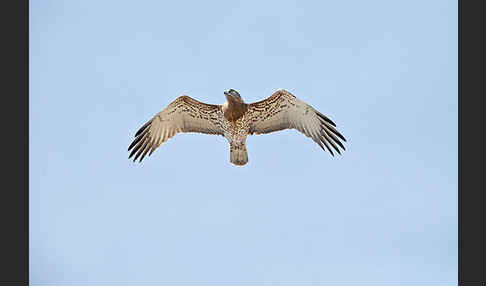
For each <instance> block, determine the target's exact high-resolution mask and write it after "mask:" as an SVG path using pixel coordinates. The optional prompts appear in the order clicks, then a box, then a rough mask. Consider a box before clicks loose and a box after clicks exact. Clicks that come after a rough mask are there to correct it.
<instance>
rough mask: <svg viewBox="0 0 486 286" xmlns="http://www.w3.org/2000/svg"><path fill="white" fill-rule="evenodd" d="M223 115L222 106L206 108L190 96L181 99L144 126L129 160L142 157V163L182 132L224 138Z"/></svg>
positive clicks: (208, 105)
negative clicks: (146, 157) (147, 156)
mask: <svg viewBox="0 0 486 286" xmlns="http://www.w3.org/2000/svg"><path fill="white" fill-rule="evenodd" d="M222 122H223V113H222V111H221V106H220V105H213V104H206V103H203V102H200V101H197V100H195V99H193V98H191V97H189V96H179V97H178V98H177V99H176V100H174V101H173V102H171V103H170V104H169V105H168V106H167V107H166V108H164V109H163V110H162V111H161V112H159V113H157V114H156V115H155V116H154V117H153V118H152V119H150V120H149V121H148V122H147V123H145V124H144V125H143V126H142V127H141V128H140V129H139V130H138V131H137V133H136V134H135V139H134V140H133V142H132V144H130V146H129V147H128V151H130V150H131V149H132V148H133V150H132V152H131V153H130V156H129V157H128V158H131V157H132V156H133V155H135V154H136V156H135V158H134V159H133V161H134V162H135V160H137V158H138V157H140V155H142V157H140V161H139V162H141V161H142V159H143V158H144V157H145V155H146V154H147V152H149V151H150V153H149V156H150V155H152V153H153V152H154V150H155V149H156V148H157V147H159V146H160V145H162V143H164V142H166V141H167V140H169V139H170V138H171V137H173V136H174V135H176V134H177V133H180V132H198V133H205V134H216V135H223V133H224V130H223V128H222V126H221V124H222Z"/></svg>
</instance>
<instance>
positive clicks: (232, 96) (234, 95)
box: [224, 89, 243, 103]
mask: <svg viewBox="0 0 486 286" xmlns="http://www.w3.org/2000/svg"><path fill="white" fill-rule="evenodd" d="M224 95H225V96H226V99H227V100H228V102H230V103H243V99H241V96H240V94H239V93H238V92H237V91H236V90H234V89H228V90H226V91H225V92H224Z"/></svg>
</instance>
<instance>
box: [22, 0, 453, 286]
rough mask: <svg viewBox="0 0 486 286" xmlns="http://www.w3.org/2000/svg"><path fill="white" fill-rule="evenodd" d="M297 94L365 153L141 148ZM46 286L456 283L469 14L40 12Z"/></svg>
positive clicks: (36, 270)
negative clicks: (245, 106) (201, 114)
mask: <svg viewBox="0 0 486 286" xmlns="http://www.w3.org/2000/svg"><path fill="white" fill-rule="evenodd" d="M229 88H234V89H236V90H238V91H239V92H240V94H241V96H242V97H243V99H244V100H245V101H246V102H253V101H257V100H261V99H263V98H265V97H268V96H270V95H271V94H272V92H274V91H275V90H276V89H278V88H285V89H287V90H289V91H291V92H292V93H294V94H295V95H296V96H297V97H299V98H300V99H301V100H303V101H305V102H307V103H308V104H310V105H312V106H313V107H315V108H316V109H318V110H319V111H321V112H322V113H324V114H325V115H327V116H329V117H330V118H331V119H332V120H334V122H336V124H337V126H338V128H339V130H340V131H341V132H342V133H343V134H344V136H345V137H346V138H347V139H348V143H347V144H346V147H347V148H346V149H347V150H346V151H345V152H344V154H343V155H342V156H336V157H331V156H330V155H329V153H327V152H323V151H322V150H321V149H320V147H319V146H318V145H317V144H315V143H314V142H313V141H312V140H310V139H309V138H307V137H305V136H304V135H302V134H300V133H298V132H297V131H295V130H287V131H282V132H278V133H273V134H269V135H260V136H251V137H249V138H248V140H247V148H248V153H249V163H248V164H247V165H246V166H244V167H236V166H233V165H232V164H230V163H229V150H228V145H227V142H226V140H225V139H224V138H223V137H220V136H211V135H196V134H179V135H177V136H176V137H174V138H173V139H171V140H170V141H169V142H167V143H166V144H165V145H162V146H161V147H160V148H159V149H158V150H157V151H156V152H155V153H154V154H153V155H152V156H151V157H148V158H146V159H145V160H144V162H143V163H142V164H138V163H133V162H132V161H131V160H128V158H127V157H128V155H129V153H128V152H127V147H128V145H129V144H130V142H131V140H132V139H133V135H134V132H135V131H136V130H137V129H138V128H139V127H140V126H141V125H142V124H143V123H145V122H146V121H147V120H149V119H150V118H151V117H152V116H153V115H154V114H155V113H157V112H159V111H160V110H161V109H162V108H164V107H165V106H166V105H167V104H169V103H170V102H171V101H172V100H174V99H175V98H176V97H177V96H179V95H180V94H181V93H185V94H187V95H189V96H192V97H194V98H196V99H198V100H200V101H204V102H208V103H214V104H222V103H223V102H224V100H225V99H224V95H223V90H225V89H229ZM29 132H30V147H29V148H30V166H29V168H30V175H29V177H30V208H29V210H30V215H29V219H30V227H29V228H30V242H29V245H30V248H29V250H30V262H29V263H30V283H31V285H34V286H38V285H49V286H57V285H70V286H72V285H74V286H77V285H80V286H86V285H90V286H91V285H208V286H215V285H225V286H226V285H236V286H240V285H241V286H247V285H289V286H290V285H292V286H294V285H373V286H378V285H387V286H389V285H414V286H417V285H427V286H430V285H441V286H446V285H456V284H457V242H458V240H457V141H458V135H457V1H448V0H447V1H444V0H437V1H410V0H407V1H405V0H403V1H385V0H383V1H378V0H370V1H358V0H354V1H170V2H168V1H140V0H139V1H108V0H96V1H93V0H82V1H81V0H79V1H74V0H73V1H61V0H46V1H39V0H31V1H30V131H29Z"/></svg>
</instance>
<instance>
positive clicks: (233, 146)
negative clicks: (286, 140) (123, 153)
mask: <svg viewBox="0 0 486 286" xmlns="http://www.w3.org/2000/svg"><path fill="white" fill-rule="evenodd" d="M225 95H226V98H227V100H228V101H227V102H226V103H225V104H223V105H213V104H206V103H203V102H199V101H197V100H195V99H193V98H191V97H189V96H180V97H178V98H177V99H176V100H174V101H173V102H172V103H170V104H169V105H168V106H167V107H166V108H164V109H163V110H162V111H161V112H159V113H158V114H156V115H155V116H154V117H153V118H152V119H151V120H149V121H148V122H147V123H145V124H144V125H143V126H142V127H141V128H140V129H139V130H138V131H137V133H136V134H135V139H134V140H133V142H132V144H131V145H130V146H129V147H128V150H129V151H130V150H131V149H133V150H132V152H131V153H130V156H129V158H131V157H132V156H134V155H135V158H134V159H133V160H134V161H135V160H137V159H138V158H139V157H140V162H141V161H142V160H143V158H144V157H145V155H146V154H147V153H148V154H149V156H150V155H151V154H152V153H153V152H154V150H155V149H156V148H157V147H159V146H160V145H161V144H162V143H164V142H166V141H167V140H168V139H170V138H171V137H173V136H174V135H175V134H177V133H179V132H198V133H205V134H215V135H222V136H224V137H225V138H226V139H227V140H228V143H229V146H230V162H231V163H233V164H235V165H239V166H241V165H245V164H246V163H247V162H248V154H247V150H246V145H245V143H246V137H247V136H248V135H252V134H265V133H270V132H274V131H279V130H283V129H297V130H298V131H300V132H301V133H303V134H304V135H306V136H307V137H310V138H311V139H312V140H314V141H315V142H316V143H317V144H318V145H319V146H320V147H321V148H322V149H323V150H325V149H324V146H325V147H326V148H327V150H328V151H329V152H330V153H331V154H332V155H334V153H333V151H332V150H331V148H330V147H329V145H331V146H332V147H333V148H334V149H335V150H336V151H337V152H338V153H339V154H340V153H341V152H340V150H339V147H341V148H342V149H345V148H344V145H343V144H342V143H341V142H340V139H341V140H343V141H346V139H345V138H344V136H342V135H341V134H340V133H339V132H338V131H337V130H336V129H335V126H336V125H335V124H334V122H332V121H331V120H330V119H329V118H327V117H326V116H324V115H323V114H321V113H320V112H319V111H317V110H315V109H314V108H312V107H311V106H310V105H308V104H306V103H305V102H303V101H301V100H299V99H298V98H296V97H295V96H294V95H293V94H291V93H290V92H288V91H286V90H284V89H279V90H277V91H276V92H275V93H274V94H273V95H272V96H270V97H269V98H267V99H265V100H262V101H259V102H255V103H251V104H246V103H244V102H243V100H242V99H241V97H240V95H239V94H238V93H237V92H236V91H234V90H230V91H228V92H225ZM338 137H339V138H338ZM336 144H337V145H338V146H337V145H336Z"/></svg>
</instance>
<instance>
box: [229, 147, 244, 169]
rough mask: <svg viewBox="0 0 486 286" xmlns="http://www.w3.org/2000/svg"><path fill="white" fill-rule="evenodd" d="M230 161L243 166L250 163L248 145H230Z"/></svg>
mask: <svg viewBox="0 0 486 286" xmlns="http://www.w3.org/2000/svg"><path fill="white" fill-rule="evenodd" d="M230 162H231V163H233V164H235V165H236V166H243V165H245V164H246V163H248V153H247V152H246V146H245V144H243V145H239V146H236V145H232V144H231V145H230Z"/></svg>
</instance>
